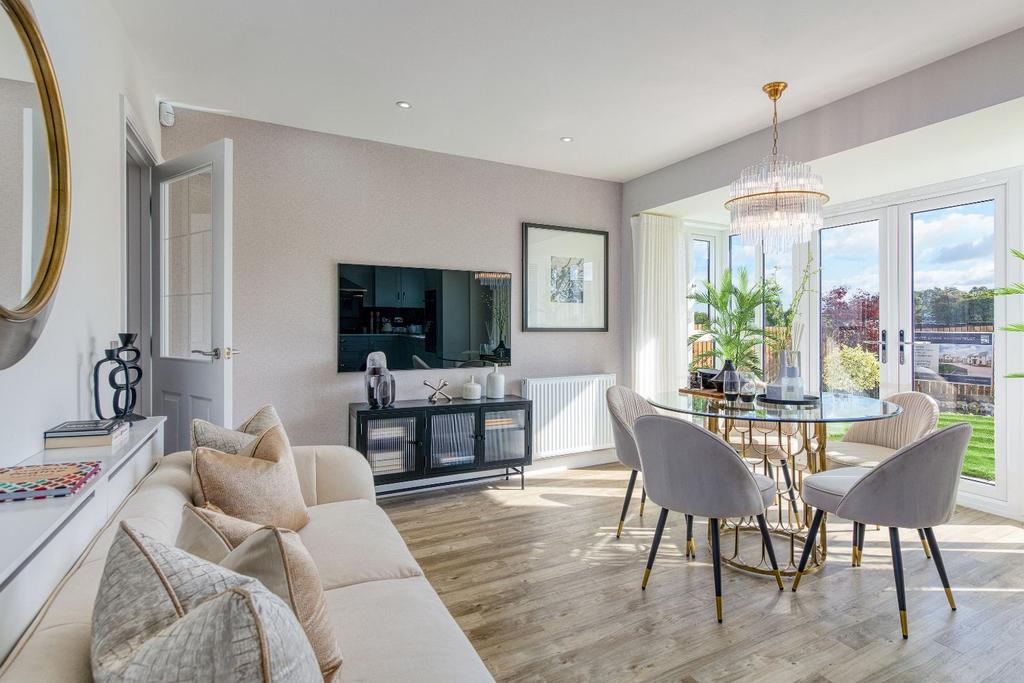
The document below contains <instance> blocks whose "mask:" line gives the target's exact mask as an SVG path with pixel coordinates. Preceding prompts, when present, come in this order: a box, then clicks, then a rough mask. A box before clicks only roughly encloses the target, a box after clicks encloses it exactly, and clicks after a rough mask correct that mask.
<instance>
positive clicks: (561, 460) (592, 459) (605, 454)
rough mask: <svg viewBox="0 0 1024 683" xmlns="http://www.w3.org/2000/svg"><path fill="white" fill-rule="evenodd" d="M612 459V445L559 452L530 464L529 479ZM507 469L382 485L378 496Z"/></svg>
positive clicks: (442, 486) (445, 485)
mask: <svg viewBox="0 0 1024 683" xmlns="http://www.w3.org/2000/svg"><path fill="white" fill-rule="evenodd" d="M612 462H618V460H617V459H616V458H615V450H614V449H611V448H606V449H603V450H599V451H587V452H584V453H570V454H568V455H557V456H553V457H550V458H544V459H543V460H541V461H540V462H539V463H536V464H533V465H529V466H528V467H527V468H526V478H527V479H530V478H531V477H538V476H544V475H545V474H547V473H550V472H560V471H563V470H572V469H579V468H581V467H592V466H594V465H607V464H608V463H612ZM504 472H505V469H504V468H498V469H495V470H487V471H478V472H466V473H464V474H453V475H451V476H448V477H436V478H431V479H424V480H420V481H417V482H398V483H395V484H382V485H380V486H377V487H376V488H377V497H378V498H386V497H388V496H398V495H411V494H414V493H422V491H409V490H403V489H408V487H409V484H410V483H413V484H431V485H432V487H431V488H430V489H424V490H429V491H436V490H438V489H445V488H451V487H452V486H466V485H468V484H475V483H478V481H479V479H480V478H481V477H485V476H497V475H499V474H503V473H504ZM518 478H519V477H518V475H515V474H513V475H512V479H518ZM493 481H497V480H493ZM510 481H511V480H510Z"/></svg>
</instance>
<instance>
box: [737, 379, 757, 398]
mask: <svg viewBox="0 0 1024 683" xmlns="http://www.w3.org/2000/svg"><path fill="white" fill-rule="evenodd" d="M756 395H757V378H756V377H754V373H752V372H741V373H740V400H741V401H743V402H744V403H753V402H754V396H756Z"/></svg>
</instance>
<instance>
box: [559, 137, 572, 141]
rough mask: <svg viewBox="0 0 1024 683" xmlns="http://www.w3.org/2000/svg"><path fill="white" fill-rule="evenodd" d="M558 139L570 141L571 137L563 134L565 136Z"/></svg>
mask: <svg viewBox="0 0 1024 683" xmlns="http://www.w3.org/2000/svg"><path fill="white" fill-rule="evenodd" d="M558 139H559V140H561V141H562V142H572V138H571V137H569V136H568V135H565V136H563V137H560V138H558Z"/></svg>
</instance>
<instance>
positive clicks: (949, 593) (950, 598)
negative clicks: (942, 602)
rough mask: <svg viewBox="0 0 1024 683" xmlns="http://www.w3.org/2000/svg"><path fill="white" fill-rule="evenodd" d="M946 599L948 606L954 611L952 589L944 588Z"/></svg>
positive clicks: (954, 601) (954, 604)
mask: <svg viewBox="0 0 1024 683" xmlns="http://www.w3.org/2000/svg"><path fill="white" fill-rule="evenodd" d="M946 599H947V600H949V608H950V609H951V610H953V611H954V612H955V611H956V600H954V599H953V591H951V590H950V589H948V588H947V589H946Z"/></svg>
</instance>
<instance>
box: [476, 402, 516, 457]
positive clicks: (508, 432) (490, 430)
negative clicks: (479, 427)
mask: <svg viewBox="0 0 1024 683" xmlns="http://www.w3.org/2000/svg"><path fill="white" fill-rule="evenodd" d="M525 457H526V411H525V410H497V411H494V412H490V411H488V412H486V413H484V462H503V461H509V460H522V459H523V458H525Z"/></svg>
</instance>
